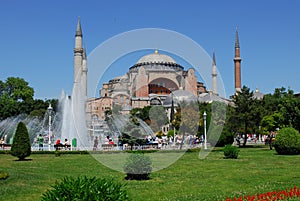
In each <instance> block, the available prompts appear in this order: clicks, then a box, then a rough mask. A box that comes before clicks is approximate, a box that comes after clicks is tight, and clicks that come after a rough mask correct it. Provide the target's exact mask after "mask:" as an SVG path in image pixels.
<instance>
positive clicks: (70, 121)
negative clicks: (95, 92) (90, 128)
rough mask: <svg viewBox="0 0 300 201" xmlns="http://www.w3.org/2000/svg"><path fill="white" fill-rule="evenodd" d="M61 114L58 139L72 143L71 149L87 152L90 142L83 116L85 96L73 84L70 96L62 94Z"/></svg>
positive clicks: (79, 87)
mask: <svg viewBox="0 0 300 201" xmlns="http://www.w3.org/2000/svg"><path fill="white" fill-rule="evenodd" d="M60 105H61V106H60V107H61V112H62V127H61V135H60V138H61V139H62V140H64V139H68V140H69V141H70V142H71V141H72V145H73V149H75V147H76V149H80V150H89V149H91V142H89V140H88V136H87V127H86V114H85V96H84V95H83V94H82V90H81V86H80V85H78V84H76V83H75V84H74V87H73V92H72V96H68V95H66V94H65V93H62V97H61V100H60Z"/></svg>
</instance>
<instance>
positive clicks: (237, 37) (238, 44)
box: [235, 26, 240, 48]
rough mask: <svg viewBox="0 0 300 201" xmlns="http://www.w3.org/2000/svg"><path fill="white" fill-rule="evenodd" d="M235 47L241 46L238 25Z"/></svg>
mask: <svg viewBox="0 0 300 201" xmlns="http://www.w3.org/2000/svg"><path fill="white" fill-rule="evenodd" d="M235 48H240V42H239V31H238V27H237V26H236V29H235Z"/></svg>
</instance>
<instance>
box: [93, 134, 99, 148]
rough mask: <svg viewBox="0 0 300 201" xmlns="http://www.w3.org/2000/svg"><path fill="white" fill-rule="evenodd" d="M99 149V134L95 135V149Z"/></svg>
mask: <svg viewBox="0 0 300 201" xmlns="http://www.w3.org/2000/svg"><path fill="white" fill-rule="evenodd" d="M97 149H98V136H96V137H95V140H94V147H93V150H94V151H96V150H97Z"/></svg>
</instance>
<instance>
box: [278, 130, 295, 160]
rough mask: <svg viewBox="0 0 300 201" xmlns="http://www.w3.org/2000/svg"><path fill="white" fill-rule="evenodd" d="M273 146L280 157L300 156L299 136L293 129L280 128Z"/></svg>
mask: <svg viewBox="0 0 300 201" xmlns="http://www.w3.org/2000/svg"><path fill="white" fill-rule="evenodd" d="M273 146H274V148H275V150H276V152H277V153H278V154H281V155H296V154H300V134H299V132H298V131H297V130H296V129H294V128H291V127H287V128H282V129H281V130H279V131H278V133H277V135H276V137H275V141H274V142H273Z"/></svg>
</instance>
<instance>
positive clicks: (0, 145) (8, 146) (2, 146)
mask: <svg viewBox="0 0 300 201" xmlns="http://www.w3.org/2000/svg"><path fill="white" fill-rule="evenodd" d="M0 147H1V149H3V150H10V148H11V144H6V143H4V144H0Z"/></svg>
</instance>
